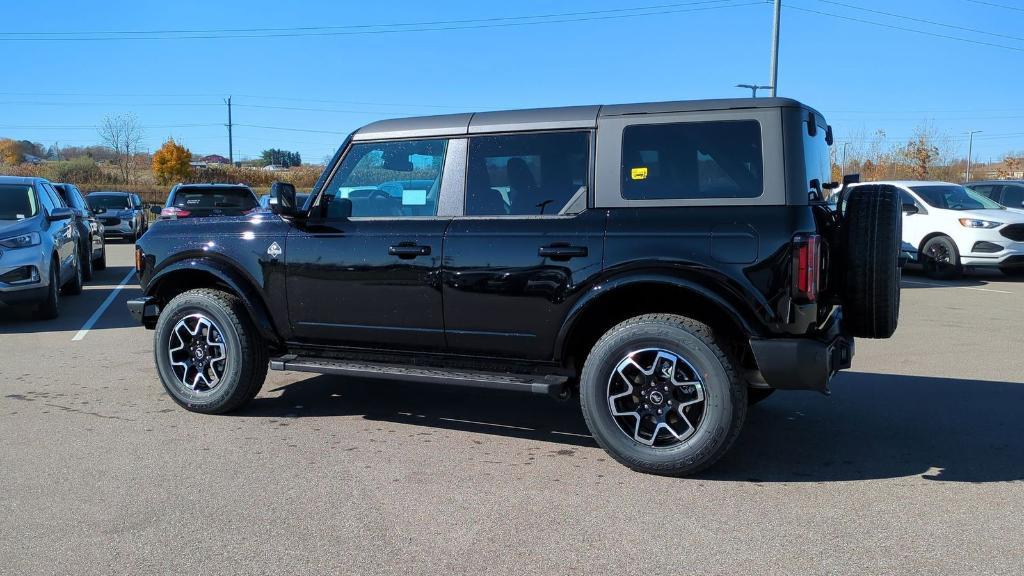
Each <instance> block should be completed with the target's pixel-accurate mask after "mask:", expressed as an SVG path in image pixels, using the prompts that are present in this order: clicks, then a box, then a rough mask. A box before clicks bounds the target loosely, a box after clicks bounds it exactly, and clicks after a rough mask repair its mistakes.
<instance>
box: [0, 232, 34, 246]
mask: <svg viewBox="0 0 1024 576" xmlns="http://www.w3.org/2000/svg"><path fill="white" fill-rule="evenodd" d="M37 244H39V232H29V233H28V234H22V235H20V236H11V237H10V238H4V239H3V240H0V246H3V247H4V248H28V247H29V246H36V245H37Z"/></svg>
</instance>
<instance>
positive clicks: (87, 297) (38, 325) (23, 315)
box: [0, 266, 139, 335]
mask: <svg viewBox="0 0 1024 576" xmlns="http://www.w3.org/2000/svg"><path fill="white" fill-rule="evenodd" d="M131 269H132V268H131V266H110V267H108V268H107V269H106V270H97V271H96V272H95V273H94V276H93V279H92V280H90V281H89V282H87V283H86V284H85V289H84V290H83V291H82V293H81V294H78V295H76V296H69V295H67V294H61V300H60V316H58V317H57V318H54V319H53V320H40V319H38V318H37V317H36V315H35V313H34V307H32V306H20V305H19V306H3V305H0V335H3V334H31V333H40V332H64V331H71V330H78V329H79V328H81V327H82V325H83V324H84V323H85V321H86V320H88V319H89V317H90V316H92V314H93V312H95V311H96V309H97V308H98V307H99V306H100V304H102V303H103V301H104V300H106V299H107V296H109V295H110V293H111V292H113V291H114V289H115V288H116V287H117V285H118V284H119V283H120V282H121V281H122V280H123V279H124V277H125V276H126V275H127V274H128V271H129V270H131ZM100 286H102V288H100ZM138 290H139V286H138V284H135V283H132V284H130V285H128V286H125V287H124V289H122V290H121V292H120V293H118V295H117V298H116V299H115V301H114V302H112V303H111V304H110V308H108V309H107V311H106V313H105V314H104V315H103V318H102V319H101V320H100V321H99V322H97V323H96V326H94V327H93V330H102V329H107V328H130V327H134V326H138V325H139V324H138V323H136V322H134V321H133V320H132V318H131V315H130V314H128V312H127V311H126V309H125V303H124V302H125V300H127V299H128V298H129V297H131V295H132V294H134V293H135V292H136V291H138ZM122 312H123V313H122Z"/></svg>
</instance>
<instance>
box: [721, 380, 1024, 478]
mask: <svg viewBox="0 0 1024 576" xmlns="http://www.w3.org/2000/svg"><path fill="white" fill-rule="evenodd" d="M832 389H833V394H832V396H831V397H830V398H826V397H824V396H820V395H816V394H813V393H802V392H796V393H785V392H777V393H776V394H774V395H773V396H772V397H771V398H769V399H767V400H765V401H764V402H763V403H762V404H759V405H757V406H756V407H753V408H752V409H751V411H750V412H749V414H748V418H747V425H746V429H745V430H744V432H743V434H742V435H741V436H740V438H739V440H738V441H737V442H736V445H735V446H734V447H733V449H732V450H731V451H730V452H729V454H727V455H726V457H725V458H723V459H722V461H720V462H719V463H718V464H717V465H716V466H714V467H713V468H712V469H711V470H709V471H708V472H707V473H705V474H703V475H702V476H703V477H704V478H706V479H720V480H748V481H754V482H832V481H847V480H868V479H880V478H896V477H904V476H919V477H920V478H923V479H926V480H938V481H947V482H1008V481H1020V480H1024V419H1022V418H1021V406H1024V383H1012V382H987V381H978V380H958V379H952V378H930V377H921V376H900V375H893V374H868V373H856V372H849V373H843V374H841V375H840V376H838V377H837V378H836V380H835V381H834V382H833V388H832Z"/></svg>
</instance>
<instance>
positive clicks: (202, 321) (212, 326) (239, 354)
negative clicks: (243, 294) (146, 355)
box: [153, 288, 269, 414]
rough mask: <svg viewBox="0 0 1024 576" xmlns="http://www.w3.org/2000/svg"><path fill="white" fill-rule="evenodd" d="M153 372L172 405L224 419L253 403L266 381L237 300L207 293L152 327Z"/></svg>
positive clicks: (183, 301)
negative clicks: (172, 400)
mask: <svg viewBox="0 0 1024 576" xmlns="http://www.w3.org/2000/svg"><path fill="white" fill-rule="evenodd" d="M154 337H155V345H154V346H153V353H154V355H155V357H156V365H157V371H158V372H159V374H160V381H161V382H162V383H163V385H164V388H165V389H166V390H167V392H168V394H170V395H171V398H173V399H174V401H175V402H177V403H178V404H180V405H181V406H183V407H185V408H186V409H187V410H190V411H192V412H202V413H205V414H222V413H224V412H230V411H232V410H235V409H238V408H240V407H241V406H243V405H244V404H246V403H247V402H249V401H250V400H252V399H253V398H254V397H255V396H256V394H257V393H258V392H259V391H260V388H261V387H262V386H263V381H264V379H265V378H266V376H267V364H268V362H269V359H268V356H267V354H268V353H267V348H266V345H265V344H264V343H263V340H262V339H261V338H260V335H259V334H258V332H257V330H256V327H255V325H254V324H253V322H252V320H251V319H250V318H249V315H248V313H247V312H246V311H245V306H244V305H243V304H242V301H241V300H239V299H238V298H237V297H235V296H233V295H231V294H228V293H226V292H221V291H219V290H211V289H207V288H202V289H197V290H189V291H188V292H184V293H182V294H179V295H178V296H176V297H175V298H174V299H173V300H171V301H170V302H169V303H168V304H167V307H166V308H165V309H164V311H163V312H162V313H161V314H160V319H159V320H158V321H157V324H156V334H155V336H154Z"/></svg>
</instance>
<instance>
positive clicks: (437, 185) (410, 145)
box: [321, 140, 448, 218]
mask: <svg viewBox="0 0 1024 576" xmlns="http://www.w3.org/2000/svg"><path fill="white" fill-rule="evenodd" d="M447 143H448V141H447V140H409V141H401V142H377V143H364V144H354V145H353V146H352V147H351V148H349V151H348V153H347V154H345V158H344V159H343V160H342V161H341V166H339V167H338V170H337V172H336V173H335V174H334V177H333V178H332V179H331V181H330V183H329V184H328V185H327V188H326V190H325V192H324V196H323V198H321V203H323V202H326V203H327V206H326V212H325V213H326V215H327V217H328V218H332V217H336V216H337V215H339V214H342V213H344V212H345V211H344V209H343V208H342V206H343V204H344V203H345V202H346V201H347V202H351V205H352V216H353V217H360V216H362V217H381V216H383V217H403V216H434V215H436V214H437V198H438V195H439V194H440V192H441V172H442V169H443V164H444V154H445V148H446V147H447Z"/></svg>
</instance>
